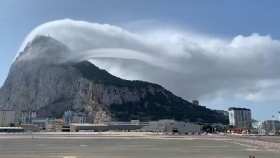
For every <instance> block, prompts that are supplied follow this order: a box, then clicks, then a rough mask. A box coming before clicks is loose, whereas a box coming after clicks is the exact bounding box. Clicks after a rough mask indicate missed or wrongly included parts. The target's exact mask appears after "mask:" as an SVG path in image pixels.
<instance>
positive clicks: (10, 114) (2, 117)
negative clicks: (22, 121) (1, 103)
mask: <svg viewBox="0 0 280 158" xmlns="http://www.w3.org/2000/svg"><path fill="white" fill-rule="evenodd" d="M15 121H16V112H15V111H13V110H3V109H0V127H7V126H10V125H11V124H12V123H15Z"/></svg>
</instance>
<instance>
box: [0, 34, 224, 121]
mask: <svg viewBox="0 0 280 158" xmlns="http://www.w3.org/2000/svg"><path fill="white" fill-rule="evenodd" d="M69 53H71V51H70V50H69V49H68V48H67V47H66V46H65V45H63V44H62V43H60V42H59V41H56V40H55V39H52V38H50V37H45V36H39V37H37V38H35V39H34V40H33V41H32V42H31V43H30V44H29V45H28V46H27V47H26V48H25V50H24V51H23V52H22V53H21V54H20V55H19V56H18V57H17V59H16V61H15V62H14V63H13V65H12V67H11V69H10V72H9V75H8V78H7V80H6V82H5V83H4V85H3V87H2V88H1V90H0V106H7V107H9V108H14V109H15V110H17V111H26V110H34V111H38V113H39V116H41V117H61V116H62V115H63V112H64V111H65V110H74V111H77V112H83V113H86V114H87V116H88V119H89V120H90V122H103V121H108V120H121V121H127V120H130V119H140V120H146V121H147V120H158V119H177V120H189V121H199V122H225V121H226V119H225V117H224V116H222V115H221V114H218V113H216V112H215V111H212V110H210V109H206V108H204V107H201V106H194V105H192V104H191V103H189V102H188V101H185V100H183V99H182V98H179V97H177V96H175V95H174V94H172V93H171V92H169V91H167V90H166V89H164V88H163V87H161V86H159V85H157V84H152V83H148V82H143V81H128V80H123V79H120V78H118V77H115V76H113V75H111V74H109V73H108V72H106V71H105V70H102V69H99V68H98V67H96V66H95V65H93V64H92V63H90V62H88V61H80V62H77V61H75V62H73V61H72V60H68V59H67V58H66V57H67V56H69Z"/></svg>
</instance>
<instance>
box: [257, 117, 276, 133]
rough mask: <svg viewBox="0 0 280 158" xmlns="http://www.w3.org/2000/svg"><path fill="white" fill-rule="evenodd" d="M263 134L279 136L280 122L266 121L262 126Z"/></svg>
mask: <svg viewBox="0 0 280 158" xmlns="http://www.w3.org/2000/svg"><path fill="white" fill-rule="evenodd" d="M260 131H261V134H266V135H267V134H279V132H280V121H278V120H266V121H263V122H262V123H261V125H260Z"/></svg>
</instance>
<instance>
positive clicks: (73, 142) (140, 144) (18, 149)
mask: <svg viewBox="0 0 280 158" xmlns="http://www.w3.org/2000/svg"><path fill="white" fill-rule="evenodd" d="M249 155H255V156H256V158H280V152H275V151H265V150H261V149H258V148H256V147H254V146H250V145H247V144H241V143H236V142H233V141H231V140H226V139H225V140H224V139H220V140H218V139H217V140H215V139H203V138H202V139H194V140H193V139H185V140H180V139H176V140H172V139H147V138H144V139H143V138H131V137H130V138H129V137H127V138H126V137H123V138H94V137H77V138H74V137H68V138H67V137H58V138H54V137H48V136H45V137H35V138H33V139H32V137H31V136H25V137H19V136H18V137H13V136H9V137H5V136H3V135H2V136H1V138H0V158H39V157H40V158H248V157H249Z"/></svg>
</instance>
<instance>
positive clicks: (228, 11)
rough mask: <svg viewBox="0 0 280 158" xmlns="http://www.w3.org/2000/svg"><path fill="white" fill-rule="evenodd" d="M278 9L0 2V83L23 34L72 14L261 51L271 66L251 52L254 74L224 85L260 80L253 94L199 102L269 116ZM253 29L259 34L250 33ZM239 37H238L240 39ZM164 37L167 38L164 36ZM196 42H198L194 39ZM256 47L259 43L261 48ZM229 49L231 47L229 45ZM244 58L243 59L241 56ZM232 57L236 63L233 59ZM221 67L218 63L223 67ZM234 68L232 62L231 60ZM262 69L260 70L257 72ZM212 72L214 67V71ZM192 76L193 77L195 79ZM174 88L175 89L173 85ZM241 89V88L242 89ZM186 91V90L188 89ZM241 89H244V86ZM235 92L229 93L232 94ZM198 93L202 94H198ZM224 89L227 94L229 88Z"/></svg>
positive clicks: (273, 106) (64, 0) (159, 1)
mask: <svg viewBox="0 0 280 158" xmlns="http://www.w3.org/2000/svg"><path fill="white" fill-rule="evenodd" d="M279 7H280V2H278V1H276V0H275V1H269V3H268V2H266V1H255V0H252V1H250V0H247V1H244V0H235V1H227V0H224V1H222V0H216V1H215V0H209V1H205V0H201V1H200V0H193V1H188V0H177V1H176V0H172V1H167V0H153V1H151V0H146V1H145V0H141V1H140V0H139V1H137V2H136V1H131V0H110V1H109V0H107V1H106V0H100V1H96V0H83V1H78V0H60V1H57V0H48V1H45V0H25V1H22V0H1V1H0V26H1V27H0V35H1V36H0V43H1V44H0V85H2V83H3V82H4V80H5V78H6V77H7V73H8V70H9V67H10V64H11V63H12V61H13V58H14V56H15V55H16V53H17V50H18V49H19V47H20V45H21V43H22V42H23V40H24V38H25V37H26V36H27V35H28V33H29V32H30V31H31V30H33V29H34V28H35V27H37V26H38V25H40V24H42V23H45V22H48V21H53V20H58V19H65V18H70V19H75V20H83V21H89V22H94V23H106V24H110V25H115V26H118V27H121V28H124V29H125V30H128V31H130V32H136V33H139V32H141V31H143V30H180V31H182V32H191V33H192V34H195V35H196V36H199V37H200V36H202V37H207V38H206V39H208V37H209V38H210V39H215V38H218V41H221V42H222V43H223V42H225V43H226V42H228V43H230V44H232V45H233V46H234V44H235V45H238V48H244V47H240V45H242V44H244V42H245V43H247V42H248V43H249V45H250V48H248V49H247V48H246V49H245V50H239V51H238V52H240V53H241V54H242V53H243V52H244V51H248V52H250V53H254V52H260V54H261V55H263V56H265V57H266V58H268V59H267V62H269V63H272V64H269V66H267V67H263V64H261V65H258V61H257V59H258V58H256V60H254V59H255V57H256V55H255V54H250V53H249V55H248V56H247V58H248V59H247V60H244V62H246V61H251V60H249V59H250V58H252V60H253V62H252V63H251V62H249V63H248V64H251V65H252V67H253V68H251V69H248V70H251V71H253V72H256V74H254V73H252V74H251V73H249V72H246V71H245V72H243V73H233V74H235V75H233V76H232V78H234V79H233V80H232V82H233V84H232V85H233V87H229V86H227V87H228V88H232V89H234V88H235V86H236V87H239V90H238V92H240V89H241V88H240V87H242V86H244V85H245V87H246V86H248V85H249V84H250V82H251V81H255V80H256V82H257V83H258V85H257V88H256V86H252V87H248V89H250V88H252V89H253V90H252V91H257V93H253V94H251V91H250V93H249V92H248V94H244V95H247V99H246V97H244V98H242V97H232V98H231V97H230V94H226V95H224V94H223V95H215V96H211V94H210V95H208V96H207V97H202V98H201V100H202V101H203V103H204V104H207V106H209V107H211V108H218V109H223V108H227V107H229V106H245V107H249V108H252V110H253V115H254V117H256V118H258V119H269V118H271V115H273V114H276V112H277V111H279V110H280V99H277V96H278V94H280V93H279V91H277V87H280V86H279V85H280V84H279V81H278V80H279V79H280V78H279V76H278V73H277V69H278V67H277V66H278V65H277V64H276V63H277V62H278V60H277V59H279V55H278V54H279V53H280V52H278V50H280V49H278V48H279V47H278V45H279V41H278V40H280V39H279V38H280V31H279V28H280V21H279V20H278V19H279V16H280V11H279ZM180 31H179V32H180ZM253 33H257V34H255V35H252V34H253ZM146 34H147V32H146ZM164 35H168V34H164ZM239 35H241V37H240V36H239ZM186 36H187V35H186ZM190 37H193V36H190ZM164 38H168V37H167V36H164ZM194 41H195V42H196V40H194ZM161 42H162V41H161ZM202 42H203V41H202ZM221 45H222V47H223V48H224V45H226V46H227V44H221ZM259 45H261V46H260V48H259ZM174 46H176V45H174ZM214 48H215V50H216V49H217V48H219V49H220V46H219V47H217V46H215V47H214ZM254 48H255V49H254ZM266 48H267V50H268V55H266V54H262V53H263V52H264V51H263V50H266ZM153 49H154V48H153ZM226 50H228V49H226ZM207 51H208V49H207ZM229 51H231V49H230V50H229ZM233 52H234V51H233ZM269 52H271V53H269ZM167 53H168V52H167ZM243 54H244V53H243ZM199 57H200V56H199ZM244 58H246V57H243V58H242V59H244ZM199 59H202V60H198V62H203V61H205V60H207V61H212V60H209V58H206V57H205V56H203V55H202V56H201V58H199ZM222 59H224V58H222ZM176 61H177V60H176ZM230 61H233V62H236V61H237V60H230ZM241 63H242V62H241ZM222 64H223V65H225V67H226V65H227V63H222ZM273 64H275V65H273ZM193 65H194V67H202V66H201V65H199V64H198V63H194V64H193ZM229 65H230V63H229ZM183 66H185V65H183ZM204 66H205V65H204ZM219 66H220V67H221V65H219ZM232 66H234V64H233V65H232ZM258 66H259V67H258ZM255 67H256V68H255ZM254 68H255V69H254ZM260 69H264V70H262V71H259V70H260ZM268 69H269V70H268ZM226 70H227V69H226V68H224V69H216V71H221V72H223V73H220V74H221V75H226V74H227V73H225V72H226ZM229 70H230V72H231V71H233V68H232V67H229ZM265 70H267V71H268V72H271V74H268V75H269V76H270V77H269V78H266V77H264V76H263V75H265V74H266V73H264V72H265ZM211 71H215V69H212V70H211ZM237 71H239V69H237ZM240 71H241V70H240ZM244 73H247V74H248V73H249V74H250V75H244ZM204 75H205V73H204ZM239 75H240V76H239ZM244 76H245V77H244ZM212 77H213V76H212ZM229 77H231V76H228V77H227V78H223V77H220V78H218V80H217V81H218V82H221V81H223V80H225V79H227V80H230V79H231V78H229ZM236 78H238V79H236ZM240 78H241V79H240ZM243 78H245V79H243ZM193 80H196V79H195V78H194V79H193ZM271 80H273V81H271ZM268 81H269V82H268ZM205 82H207V81H205ZM213 83H214V82H213V81H212V83H211V84H212V85H214V86H216V85H215V84H213ZM189 84H190V83H189ZM216 84H217V83H216ZM217 85H218V84H217ZM174 86H175V87H176V85H173V86H170V87H171V88H172V87H174ZM190 86H191V85H190ZM203 86H204V85H203ZM178 87H180V85H178ZM187 87H188V85H187ZM259 87H261V88H259ZM263 87H265V88H263ZM271 87H275V88H271ZM174 89H175V91H176V88H174ZM259 89H260V90H259ZM209 90H216V89H215V88H213V87H209V88H207V89H206V90H205V92H208V91H209ZM242 90H243V89H241V91H242ZM181 91H182V90H178V94H180V95H181V96H183V97H186V96H190V95H186V96H185V95H184V94H183V92H181ZM186 91H188V90H187V89H186ZM224 91H225V90H221V89H219V91H218V90H217V92H218V93H221V92H224ZM227 91H228V89H227ZM245 91H246V92H247V89H246V90H245ZM205 92H204V93H205ZM238 92H234V93H232V94H234V95H235V96H236V93H238ZM188 93H191V92H188ZM201 93H202V92H200V93H199V94H201ZM209 93H211V92H209ZM213 93H214V91H213ZM215 93H216V92H215ZM225 93H231V91H229V92H225ZM275 94H277V95H276V96H275V97H271V98H270V97H268V98H270V99H263V97H266V96H271V95H275ZM240 95H243V92H242V93H240ZM259 96H260V97H259ZM209 98H210V99H209ZM211 98H212V99H211ZM260 98H262V99H260ZM187 99H192V98H187ZM199 99H200V98H199Z"/></svg>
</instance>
